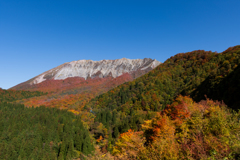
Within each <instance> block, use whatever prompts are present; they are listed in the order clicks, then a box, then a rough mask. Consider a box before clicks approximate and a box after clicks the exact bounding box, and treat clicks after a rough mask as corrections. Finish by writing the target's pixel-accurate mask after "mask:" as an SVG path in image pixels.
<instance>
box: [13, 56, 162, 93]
mask: <svg viewBox="0 0 240 160" xmlns="http://www.w3.org/2000/svg"><path fill="white" fill-rule="evenodd" d="M159 64H161V62H159V61H157V60H156V59H150V58H144V59H127V58H122V59H116V60H101V61H93V60H78V61H71V62H66V63H64V64H61V65H59V66H57V67H55V68H52V69H50V70H48V71H46V72H43V73H41V74H39V75H38V76H36V77H34V78H32V79H30V80H28V81H26V82H23V83H20V84H18V85H16V86H14V87H12V88H11V89H22V88H25V87H23V86H26V85H28V84H30V85H34V84H40V83H42V82H44V81H46V80H50V79H52V80H64V79H67V78H70V77H81V78H84V79H85V80H87V79H89V78H91V79H93V78H96V77H98V78H105V77H113V78H116V77H119V76H121V75H123V74H124V73H129V74H131V75H132V76H133V78H136V77H139V76H141V75H143V74H145V73H147V72H148V71H150V70H152V69H154V68H155V67H157V66H158V65H159ZM138 73H140V74H138Z"/></svg>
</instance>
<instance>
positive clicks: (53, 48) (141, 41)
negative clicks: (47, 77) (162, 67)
mask: <svg viewBox="0 0 240 160" xmlns="http://www.w3.org/2000/svg"><path fill="white" fill-rule="evenodd" d="M239 7H240V0H164V1H163V0H158V1H155V0H1V1H0V57H1V58H0V75H1V76H0V87H2V88H4V89H7V88H9V87H12V86H14V85H16V84H18V83H21V82H23V81H26V80H28V79H30V78H33V77H34V76H36V75H38V74H40V73H42V72H44V71H47V70H49V69H51V68H53V67H56V66H58V65H60V64H62V63H64V62H70V61H73V60H80V59H91V60H102V59H118V58H122V57H126V58H130V59H136V58H145V57H147V58H153V59H157V60H159V61H161V62H164V61H165V60H166V59H167V58H169V57H171V56H173V55H175V54H177V53H180V52H188V51H192V50H198V49H204V50H212V51H218V52H222V51H223V50H225V49H227V48H228V47H230V46H235V45H239V44H240V11H239Z"/></svg>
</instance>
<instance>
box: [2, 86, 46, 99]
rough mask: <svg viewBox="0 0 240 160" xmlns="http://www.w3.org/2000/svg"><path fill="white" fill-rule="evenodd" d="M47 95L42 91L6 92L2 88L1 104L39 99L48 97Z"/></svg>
mask: <svg viewBox="0 0 240 160" xmlns="http://www.w3.org/2000/svg"><path fill="white" fill-rule="evenodd" d="M46 94H47V93H44V92H41V91H21V90H19V91H18V90H5V89H1V88H0V102H1V101H7V102H13V101H17V100H22V99H27V98H31V97H38V96H42V95H46Z"/></svg>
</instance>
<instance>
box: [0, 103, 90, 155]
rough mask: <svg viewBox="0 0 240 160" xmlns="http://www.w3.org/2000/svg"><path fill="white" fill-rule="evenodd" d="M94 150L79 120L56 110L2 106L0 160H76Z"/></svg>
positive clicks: (4, 104) (86, 131) (0, 111)
mask: <svg viewBox="0 0 240 160" xmlns="http://www.w3.org/2000/svg"><path fill="white" fill-rule="evenodd" d="M93 150H94V147H93V145H92V143H91V140H90V135H89V132H88V130H87V129H86V128H85V127H84V126H83V124H82V122H81V119H80V117H79V116H75V115H74V114H73V113H71V112H68V111H66V110H59V109H56V108H46V107H37V108H26V107H24V105H22V104H12V103H7V102H5V103H0V159H2V160H4V159H6V160H10V159H12V160H17V159H19V160H20V159H46V160H56V159H60V160H64V159H73V158H75V157H80V156H83V154H85V155H87V154H90V153H91V152H92V151H93Z"/></svg>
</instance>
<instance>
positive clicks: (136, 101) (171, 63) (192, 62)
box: [85, 46, 240, 146]
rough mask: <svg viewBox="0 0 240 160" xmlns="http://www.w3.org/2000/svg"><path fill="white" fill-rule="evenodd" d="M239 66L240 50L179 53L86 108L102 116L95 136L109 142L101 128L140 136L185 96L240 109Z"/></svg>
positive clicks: (97, 116)
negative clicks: (149, 122)
mask: <svg viewBox="0 0 240 160" xmlns="http://www.w3.org/2000/svg"><path fill="white" fill-rule="evenodd" d="M229 64H231V65H229ZM239 64H240V46H235V47H231V48H229V49H227V50H226V51H224V52H222V53H215V52H211V51H203V50H197V51H193V52H187V53H180V54H177V55H175V56H173V57H171V58H169V59H168V60H166V61H165V62H164V63H163V64H161V65H159V66H158V67H156V68H155V69H154V70H152V71H150V72H149V73H147V74H145V75H143V76H141V77H139V78H137V79H135V80H133V81H131V82H127V83H124V84H122V85H119V86H118V87H116V88H114V89H112V90H110V91H108V92H107V93H104V94H102V95H99V96H97V97H96V98H94V99H92V100H91V101H90V102H89V103H86V105H85V109H87V110H89V111H91V112H92V113H94V114H95V115H96V117H95V119H94V122H95V123H94V124H92V126H91V131H92V133H94V134H95V135H96V137H97V138H98V137H99V136H102V137H109V134H103V133H102V132H99V130H98V128H99V127H98V125H99V126H101V124H103V125H104V126H105V128H107V130H109V132H110V133H112V137H113V138H117V137H118V136H119V134H120V133H124V132H127V131H128V129H134V130H135V131H139V130H141V124H142V123H144V120H147V119H151V117H154V116H156V114H157V112H159V111H162V110H164V109H165V108H166V107H167V106H169V105H171V104H172V102H173V101H174V99H175V98H176V97H177V96H178V95H180V94H181V95H183V96H191V97H192V98H193V99H194V100H196V101H200V100H203V99H205V97H204V96H205V95H207V97H210V98H212V99H215V100H224V102H225V103H226V104H227V105H229V107H231V108H234V109H239V108H240V107H239V105H238V104H239V100H238V99H237V97H240V93H239V90H240V86H239V78H238V77H239V75H238V73H239ZM227 82H231V83H227ZM216 93H218V94H216ZM233 94H235V95H233ZM109 141H111V143H112V141H114V140H112V139H111V138H110V139H109ZM106 146H107V144H106Z"/></svg>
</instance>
